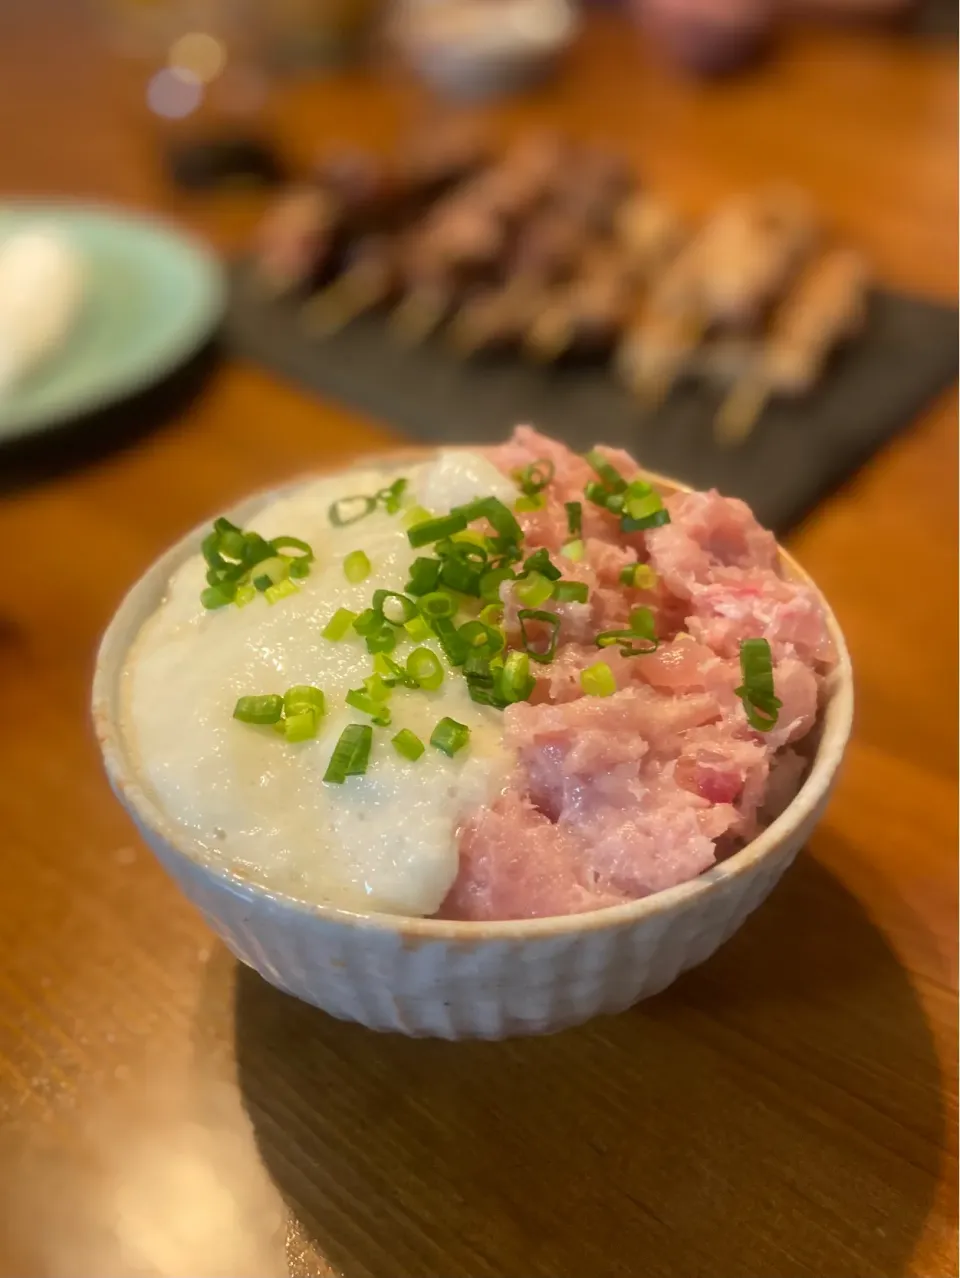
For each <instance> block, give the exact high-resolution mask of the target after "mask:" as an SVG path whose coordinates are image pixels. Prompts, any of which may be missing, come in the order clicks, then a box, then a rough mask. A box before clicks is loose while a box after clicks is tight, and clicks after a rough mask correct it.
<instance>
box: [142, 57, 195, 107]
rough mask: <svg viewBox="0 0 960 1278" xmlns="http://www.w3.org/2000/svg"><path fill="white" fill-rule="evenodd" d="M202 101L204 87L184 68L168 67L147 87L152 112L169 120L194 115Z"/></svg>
mask: <svg viewBox="0 0 960 1278" xmlns="http://www.w3.org/2000/svg"><path fill="white" fill-rule="evenodd" d="M202 100H203V85H202V84H201V83H200V81H199V80H198V79H197V77H196V76H195V75H193V74H192V73H191V72H190V71H186V70H184V68H183V67H166V68H165V69H164V70H163V71H158V72H157V74H156V75H155V76H153V78H152V79H151V80H150V83H149V84H148V85H147V103H148V105H149V107H150V110H151V111H153V112H155V113H156V114H157V115H162V116H164V117H165V118H166V119H168V120H182V119H184V118H185V117H186V116H188V115H192V114H193V112H194V111H196V109H197V107H198V106H199V105H200V103H201V101H202Z"/></svg>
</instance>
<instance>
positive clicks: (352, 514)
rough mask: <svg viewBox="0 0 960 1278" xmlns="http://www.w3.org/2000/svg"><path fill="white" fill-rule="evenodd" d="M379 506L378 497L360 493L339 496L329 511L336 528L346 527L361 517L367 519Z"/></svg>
mask: <svg viewBox="0 0 960 1278" xmlns="http://www.w3.org/2000/svg"><path fill="white" fill-rule="evenodd" d="M376 508H377V499H376V497H370V496H367V495H366V494H363V493H361V494H359V495H357V496H354V497H338V498H337V500H336V501H335V502H333V503H332V504H331V506H330V509H329V511H328V512H327V514H328V516H329V519H330V522H331V524H333V526H334V528H346V527H347V525H348V524H355V523H357V521H358V520H360V519H366V517H367V515H369V514H370V513H371V512H372V511H374V510H376Z"/></svg>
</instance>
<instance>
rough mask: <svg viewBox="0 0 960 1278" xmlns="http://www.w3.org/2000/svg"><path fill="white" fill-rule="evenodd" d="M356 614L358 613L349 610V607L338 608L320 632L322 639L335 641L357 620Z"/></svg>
mask: <svg viewBox="0 0 960 1278" xmlns="http://www.w3.org/2000/svg"><path fill="white" fill-rule="evenodd" d="M357 616H358V614H357V613H355V612H351V611H350V609H349V608H338V609H337V611H336V612H335V613H334V614H333V616H332V617H331V618H330V620H329V621H328V622H327V624H326V625H325V626H324V628H323V629H322V630H321V632H320V633H321V634H322V635H323V637H324V639H332V640H333V641H334V643H336V642H337V640H339V639H342V638H343V636H344V635H345V634H346V633H347V631H348V630H349V629H350V627H351V626H352V625H353V623H354V622H355V621H356V620H357Z"/></svg>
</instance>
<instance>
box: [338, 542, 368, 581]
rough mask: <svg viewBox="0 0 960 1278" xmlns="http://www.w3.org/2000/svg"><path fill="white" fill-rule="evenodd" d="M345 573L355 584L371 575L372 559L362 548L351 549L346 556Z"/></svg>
mask: <svg viewBox="0 0 960 1278" xmlns="http://www.w3.org/2000/svg"><path fill="white" fill-rule="evenodd" d="M343 575H344V576H345V577H346V579H347V581H349V582H350V584H351V585H353V586H355V585H356V584H357V583H358V582H361V581H363V580H365V579H366V578H367V577H369V576H370V560H369V559H368V558H367V556H366V554H365V553H364V552H363V551H362V550H351V551H350V553H349V555H347V556H346V558H345V559H344V561H343Z"/></svg>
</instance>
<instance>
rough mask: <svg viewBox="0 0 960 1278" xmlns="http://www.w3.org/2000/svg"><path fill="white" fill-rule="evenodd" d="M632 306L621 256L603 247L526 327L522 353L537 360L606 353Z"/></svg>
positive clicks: (631, 290)
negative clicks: (524, 345)
mask: <svg viewBox="0 0 960 1278" xmlns="http://www.w3.org/2000/svg"><path fill="white" fill-rule="evenodd" d="M634 306H635V284H634V280H633V278H632V276H631V274H630V272H629V270H627V269H626V268H625V264H624V261H623V256H622V254H620V253H618V252H616V251H614V250H611V249H610V248H607V247H604V248H602V249H601V248H597V249H594V250H593V251H591V253H590V254H589V255H588V257H587V260H586V261H585V263H584V266H583V269H582V270H581V271H580V272H579V273H578V275H577V276H576V277H575V278H574V279H573V280H572V281H571V282H570V283H569V284H568V285H566V286H565V287H564V288H562V289H560V290H559V291H558V293H557V294H556V296H555V297H554V298H553V299H552V300H551V301H550V303H549V304H548V305H546V306H545V307H544V308H543V310H542V311H541V313H540V314H539V315H538V316H537V318H536V320H535V321H534V323H533V324H532V325H531V328H530V331H529V333H528V335H527V341H526V349H527V352H528V354H530V355H531V356H532V357H533V358H534V359H536V360H539V361H549V360H554V359H558V358H559V357H560V356H561V355H564V354H568V353H576V354H582V355H598V354H602V353H605V352H607V351H609V350H610V349H612V347H613V346H614V344H615V343H616V340H617V338H618V336H619V335H620V333H621V332H622V331H623V328H624V326H625V325H626V324H627V323H628V321H629V319H630V316H631V314H632V311H633V308H634Z"/></svg>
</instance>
